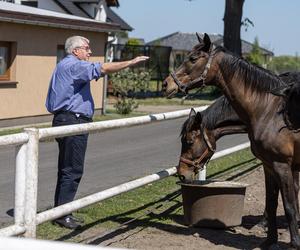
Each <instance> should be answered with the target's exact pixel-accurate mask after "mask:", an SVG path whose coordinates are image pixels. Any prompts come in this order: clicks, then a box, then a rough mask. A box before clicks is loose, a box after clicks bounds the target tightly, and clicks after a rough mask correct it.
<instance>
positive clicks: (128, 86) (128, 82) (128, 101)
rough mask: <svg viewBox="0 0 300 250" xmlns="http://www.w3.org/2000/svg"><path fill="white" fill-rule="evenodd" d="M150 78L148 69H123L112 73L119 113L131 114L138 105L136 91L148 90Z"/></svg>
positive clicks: (116, 105)
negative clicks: (138, 70)
mask: <svg viewBox="0 0 300 250" xmlns="http://www.w3.org/2000/svg"><path fill="white" fill-rule="evenodd" d="M150 78H151V76H150V73H149V72H148V71H141V72H134V71H133V70H132V69H125V70H121V71H119V72H117V73H114V74H112V75H111V78H110V80H111V81H112V87H113V90H114V92H115V93H117V96H118V100H117V103H116V104H115V108H116V111H117V113H119V114H129V113H131V112H132V111H133V110H134V109H136V108H137V107H138V102H137V101H136V100H135V99H136V98H135V93H136V92H138V91H146V90H147V88H148V86H149V82H150Z"/></svg>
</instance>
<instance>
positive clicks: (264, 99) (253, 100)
mask: <svg viewBox="0 0 300 250" xmlns="http://www.w3.org/2000/svg"><path fill="white" fill-rule="evenodd" d="M225 56H229V57H234V56H232V55H227V54H225V53H223V55H222V56H221V57H220V58H219V60H218V65H219V75H218V77H217V80H216V85H218V86H219V87H220V88H221V89H222V90H223V93H224V95H225V96H226V97H227V99H228V101H229V102H230V104H231V105H232V106H233V107H234V109H235V111H236V112H237V113H238V116H239V117H240V118H241V119H242V120H243V122H245V123H248V122H250V121H251V120H252V119H253V118H254V116H253V114H255V115H259V113H260V111H261V112H264V110H265V108H266V107H267V106H268V105H269V104H270V102H271V101H272V100H271V99H273V98H274V96H273V95H271V94H270V93H267V91H265V92H263V91H261V90H258V89H255V88H253V87H250V86H249V83H247V82H246V80H245V79H246V77H245V75H243V74H251V72H250V70H248V69H243V70H242V71H240V72H239V73H237V72H236V71H234V70H232V69H231V68H230V67H231V65H230V64H229V63H228V64H227V65H224V64H221V61H222V60H223V57H225ZM222 67H224V68H222ZM252 70H253V68H252ZM230 71H231V72H230ZM225 72H226V74H225ZM228 72H229V73H228ZM265 81H267V80H265ZM267 82H268V81H267ZM254 119H256V117H255V118H254Z"/></svg>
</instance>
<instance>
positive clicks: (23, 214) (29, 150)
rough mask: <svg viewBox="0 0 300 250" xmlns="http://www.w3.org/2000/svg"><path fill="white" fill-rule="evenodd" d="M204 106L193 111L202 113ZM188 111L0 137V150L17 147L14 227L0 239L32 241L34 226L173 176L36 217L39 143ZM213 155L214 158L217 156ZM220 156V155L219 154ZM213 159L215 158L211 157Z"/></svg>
mask: <svg viewBox="0 0 300 250" xmlns="http://www.w3.org/2000/svg"><path fill="white" fill-rule="evenodd" d="M206 108H207V106H203V107H199V108H195V110H196V111H203V110H204V109H206ZM189 113H190V109H185V110H180V111H174V112H167V113H160V114H153V115H146V116H140V117H133V118H125V119H117V120H111V121H101V122H94V123H86V124H80V125H69V126H61V127H52V128H42V129H36V128H29V129H25V132H24V133H19V134H14V135H7V136H1V137H0V146H7V145H14V146H15V147H16V163H15V164H16V177H15V210H14V211H15V218H14V225H12V226H8V227H6V228H2V229H0V236H12V235H18V234H23V233H24V236H25V237H30V238H35V236H36V226H37V225H38V224H40V223H43V222H45V221H49V220H53V219H56V218H58V217H60V216H63V215H66V214H69V213H71V212H74V211H76V210H78V209H80V208H83V207H85V206H88V205H91V204H93V203H96V202H99V201H102V200H104V199H107V198H110V197H112V196H115V195H118V194H121V193H124V192H127V191H129V190H132V189H135V188H137V187H141V186H143V185H146V184H148V183H151V182H154V181H157V180H160V179H162V178H165V177H168V176H170V175H173V174H175V173H176V168H175V167H173V168H169V169H166V170H163V171H160V172H158V173H156V174H152V175H149V176H146V177H142V178H139V179H137V180H134V181H130V182H127V183H124V184H121V185H118V186H115V187H112V188H110V189H107V190H104V191H101V192H98V193H95V194H92V195H89V196H86V197H84V198H81V199H78V200H75V201H72V202H70V203H67V204H64V205H61V206H59V207H55V208H52V209H49V210H46V211H43V212H41V213H37V183H38V155H39V141H40V140H43V139H47V138H52V137H62V136H66V135H73V134H80V133H84V132H93V131H99V130H102V129H107V128H116V127H124V126H132V125H138V124H144V123H150V122H154V121H161V120H167V119H175V118H179V117H183V116H186V115H188V114H189ZM217 154H218V153H216V154H215V155H217ZM219 154H221V152H219ZM214 158H216V156H215V157H214Z"/></svg>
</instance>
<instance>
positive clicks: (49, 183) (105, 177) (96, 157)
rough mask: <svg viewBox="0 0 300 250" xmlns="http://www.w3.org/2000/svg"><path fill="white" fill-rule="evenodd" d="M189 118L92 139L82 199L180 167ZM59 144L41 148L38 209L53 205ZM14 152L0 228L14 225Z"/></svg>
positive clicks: (1, 197)
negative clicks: (182, 137)
mask: <svg viewBox="0 0 300 250" xmlns="http://www.w3.org/2000/svg"><path fill="white" fill-rule="evenodd" d="M184 120H185V118H180V119H175V120H169V121H164V122H156V123H152V124H147V125H142V126H134V127H128V128H120V129H113V130H106V131H103V132H100V133H96V134H92V135H90V138H89V144H88V149H87V156H86V165H85V174H84V177H83V179H82V181H81V184H80V187H79V190H78V195H77V197H83V196H85V195H87V194H92V193H95V192H97V191H101V190H104V189H106V188H109V187H113V186H115V185H117V184H121V183H124V182H127V181H129V180H133V179H135V178H137V177H142V176H145V175H148V174H152V173H155V172H157V171H159V170H162V169H165V168H169V167H172V166H175V165H176V164H177V163H178V156H179V153H180V147H181V145H180V138H179V134H180V129H181V125H182V123H183V121H184ZM245 141H247V137H246V136H245V135H232V136H229V137H226V138H223V139H221V140H220V141H219V143H218V150H221V149H224V148H227V147H229V146H233V145H237V144H239V143H241V142H245ZM57 154H58V150H57V145H56V143H55V142H48V143H41V144H40V155H39V186H38V208H39V209H44V208H47V207H51V206H52V204H53V194H54V188H55V182H56V162H57ZM14 159H15V156H14V149H13V148H9V149H1V150H0V168H1V175H0V223H3V222H11V221H12V218H11V217H10V216H9V215H8V214H7V212H8V211H9V210H10V209H11V208H12V207H13V199H14V198H13V196H14V193H13V190H14Z"/></svg>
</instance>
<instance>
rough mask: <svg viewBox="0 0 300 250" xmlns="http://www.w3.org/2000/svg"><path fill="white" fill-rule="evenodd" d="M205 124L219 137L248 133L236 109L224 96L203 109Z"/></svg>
mask: <svg viewBox="0 0 300 250" xmlns="http://www.w3.org/2000/svg"><path fill="white" fill-rule="evenodd" d="M203 126H204V127H205V128H206V129H207V130H209V131H210V132H211V133H212V134H213V135H214V137H215V139H216V140H217V139H219V138H220V137H222V136H224V135H230V134H237V133H246V126H245V125H244V123H243V122H242V120H241V119H240V118H239V117H238V115H237V113H236V112H235V111H234V109H233V108H232V107H231V105H229V103H228V102H227V101H226V100H223V99H222V98H220V99H218V100H217V101H216V102H215V103H213V104H212V105H211V106H210V107H209V108H208V109H207V110H205V111H203Z"/></svg>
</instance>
